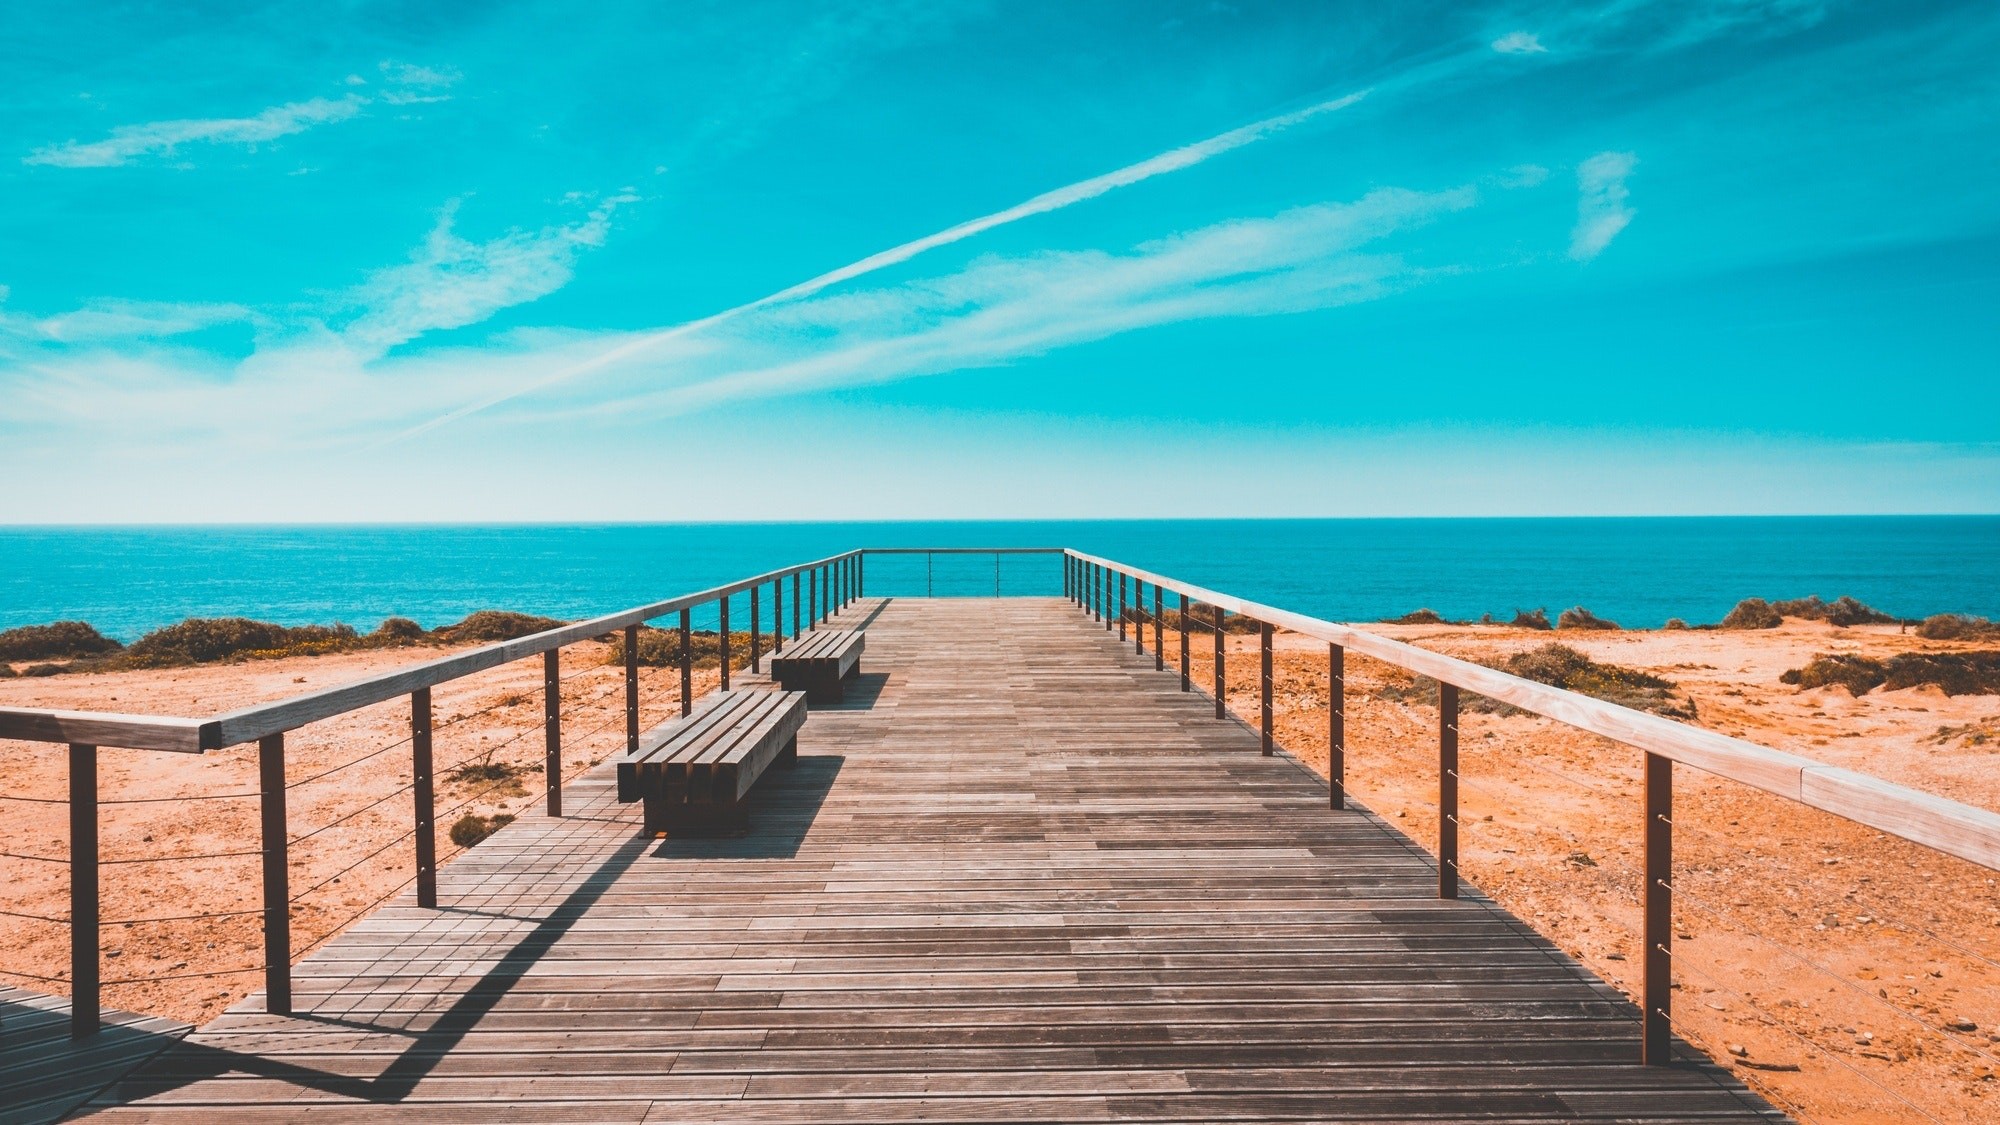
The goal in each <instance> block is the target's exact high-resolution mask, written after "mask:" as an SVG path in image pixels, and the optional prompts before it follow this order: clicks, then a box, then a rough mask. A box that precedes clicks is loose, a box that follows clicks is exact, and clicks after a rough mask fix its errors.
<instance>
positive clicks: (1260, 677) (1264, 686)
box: [1257, 621, 1276, 758]
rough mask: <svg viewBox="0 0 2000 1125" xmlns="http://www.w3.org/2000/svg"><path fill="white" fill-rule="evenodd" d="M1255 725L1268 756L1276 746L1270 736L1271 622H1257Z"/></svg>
mask: <svg viewBox="0 0 2000 1125" xmlns="http://www.w3.org/2000/svg"><path fill="white" fill-rule="evenodd" d="M1257 685H1258V699H1257V727H1258V730H1259V731H1260V732H1261V733H1262V736H1263V743H1264V756H1265V757H1267V758H1268V757H1270V756H1271V754H1272V753H1273V752H1274V750H1275V749H1276V747H1275V746H1274V745H1273V742H1272V738H1271V623H1270V622H1269V621H1259V622H1258V623H1257Z"/></svg>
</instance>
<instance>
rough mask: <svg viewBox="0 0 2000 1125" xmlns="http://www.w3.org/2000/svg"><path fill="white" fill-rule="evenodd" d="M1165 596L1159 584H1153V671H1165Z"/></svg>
mask: <svg viewBox="0 0 2000 1125" xmlns="http://www.w3.org/2000/svg"><path fill="white" fill-rule="evenodd" d="M1166 613H1167V610H1166V595H1165V594H1163V593H1161V592H1160V584H1159V583H1158V582H1155V583H1153V671H1155V672H1164V671H1166V670H1167V623H1166V621H1165V617H1166Z"/></svg>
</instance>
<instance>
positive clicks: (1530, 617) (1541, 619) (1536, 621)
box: [1513, 606, 1555, 629]
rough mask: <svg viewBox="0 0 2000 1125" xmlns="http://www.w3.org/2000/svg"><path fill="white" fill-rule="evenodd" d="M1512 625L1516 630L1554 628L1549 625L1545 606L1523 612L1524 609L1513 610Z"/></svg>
mask: <svg viewBox="0 0 2000 1125" xmlns="http://www.w3.org/2000/svg"><path fill="white" fill-rule="evenodd" d="M1513 625H1514V628H1516V629H1553V628H1555V626H1553V625H1551V624H1549V611H1548V607H1546V606H1544V607H1543V608H1541V609H1536V610H1525V609H1517V610H1515V611H1514V621H1513Z"/></svg>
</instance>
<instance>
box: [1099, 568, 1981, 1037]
mask: <svg viewBox="0 0 2000 1125" xmlns="http://www.w3.org/2000/svg"><path fill="white" fill-rule="evenodd" d="M1128 586H1129V587H1130V591H1131V592H1130V596H1129V601H1128V595H1127V588H1128ZM1148 586H1151V587H1152V594H1153V604H1152V609H1151V612H1150V613H1148V612H1146V609H1145V592H1146V587H1148ZM1063 587H1064V593H1065V594H1066V595H1067V596H1068V597H1069V598H1070V600H1071V601H1073V602H1075V603H1076V604H1077V606H1078V607H1079V608H1080V609H1082V610H1083V611H1084V612H1086V613H1089V614H1091V615H1092V616H1093V620H1098V621H1102V622H1103V624H1104V627H1105V628H1106V629H1111V628H1113V627H1114V622H1115V623H1116V628H1117V629H1118V630H1119V632H1120V636H1121V637H1122V636H1123V635H1124V630H1125V627H1126V624H1127V618H1128V606H1129V607H1130V608H1132V609H1136V610H1138V611H1139V612H1138V613H1137V614H1136V615H1129V616H1135V617H1137V618H1138V620H1136V621H1134V622H1133V627H1134V629H1135V630H1137V631H1138V633H1139V637H1138V638H1137V644H1138V646H1139V647H1140V648H1141V650H1142V651H1143V646H1144V627H1145V621H1146V620H1150V621H1151V622H1152V624H1153V629H1154V666H1155V667H1156V668H1160V669H1162V670H1164V668H1165V657H1166V654H1165V652H1164V644H1165V637H1164V620H1163V619H1164V617H1165V615H1166V606H1165V599H1166V595H1167V594H1168V593H1171V594H1173V595H1174V597H1175V599H1176V600H1177V603H1178V604H1177V605H1176V606H1175V609H1177V610H1178V611H1179V613H1180V618H1179V620H1180V622H1181V624H1182V628H1181V629H1179V630H1177V632H1178V633H1179V634H1180V674H1181V690H1183V691H1187V690H1190V689H1191V688H1192V686H1193V685H1192V680H1191V678H1190V676H1189V652H1188V643H1189V641H1188V637H1189V634H1188V630H1187V628H1186V625H1187V623H1188V622H1189V621H1191V620H1194V619H1195V615H1194V614H1193V612H1192V611H1193V609H1194V607H1195V606H1205V607H1207V608H1208V610H1209V612H1210V613H1211V614H1212V616H1213V621H1212V622H1211V623H1210V624H1211V625H1212V626H1213V635H1214V643H1215V653H1214V667H1215V689H1214V695H1215V713H1216V717H1217V718H1221V717H1223V716H1224V714H1225V703H1224V698H1225V690H1224V679H1223V666H1224V660H1225V652H1224V650H1225V646H1224V644H1223V630H1222V616H1223V614H1225V613H1229V614H1235V615H1238V616H1242V617H1247V618H1249V619H1250V620H1252V621H1255V622H1257V623H1258V625H1259V630H1258V632H1259V645H1258V652H1259V661H1260V672H1261V675H1260V677H1259V679H1260V690H1259V713H1260V717H1261V720H1262V721H1261V723H1260V730H1261V731H1262V734H1263V748H1264V752H1265V753H1266V754H1270V753H1273V752H1274V751H1273V742H1272V734H1271V730H1272V724H1271V720H1272V698H1271V697H1272V674H1271V641H1272V632H1273V630H1274V629H1284V630H1286V631H1288V632H1292V633H1298V634H1302V635H1304V636H1308V637H1313V638H1316V639H1318V640H1321V641H1325V642H1326V645H1327V672H1328V678H1329V682H1330V688H1329V692H1328V697H1329V702H1328V714H1329V718H1328V726H1327V745H1326V749H1327V771H1328V786H1327V789H1328V799H1329V802H1330V804H1331V806H1332V807H1333V808H1336V809H1338V808H1341V807H1343V805H1344V804H1345V799H1346V787H1345V777H1344V775H1345V760H1346V749H1347V733H1346V714H1345V707H1344V704H1343V688H1344V682H1345V658H1346V654H1347V653H1348V652H1354V653H1358V654H1360V655H1363V656H1368V657H1371V658H1373V659H1376V660H1380V661H1382V662H1384V663H1387V664H1391V665H1394V666H1396V667H1398V668H1402V669H1405V670H1407V671H1411V672H1415V673H1418V674H1419V675H1423V676H1428V677H1430V678H1431V679H1433V680H1436V681H1437V684H1438V715H1439V719H1438V771H1437V773H1438V776H1437V791H1438V840H1437V860H1438V895H1439V896H1440V897H1442V898H1456V897H1457V896H1458V891H1459V872H1458V856H1459V850H1458V832H1459V819H1458V785H1459V773H1458V705H1459V692H1460V691H1470V692H1476V693H1478V694H1480V695H1483V696H1486V697H1487V698H1489V699H1495V700H1498V701H1500V702H1502V703H1506V704H1510V705H1512V706H1514V707H1518V708H1520V709H1521V710H1523V711H1529V712H1533V713H1534V714H1537V715H1543V716H1546V717H1548V718H1551V719H1555V720H1556V721H1558V722H1562V723H1566V724H1568V725H1570V726H1572V727H1576V728H1577V729H1579V730H1584V731H1589V732H1590V733H1592V734H1597V735H1602V736H1603V737H1605V738H1609V739H1611V740H1613V741H1615V742H1620V743H1623V744H1625V745H1627V746H1632V747H1635V748H1637V749H1640V750H1643V751H1645V754H1646V759H1645V804H1646V812H1645V891H1644V895H1643V899H1644V913H1645V920H1644V924H1643V928H1644V942H1645V960H1644V965H1643V984H1642V986H1641V991H1642V997H1641V1006H1642V1010H1643V1013H1644V1024H1643V1030H1642V1034H1641V1044H1642V1046H1641V1050H1642V1054H1643V1056H1644V1059H1645V1061H1646V1062H1647V1063H1649V1064H1665V1063H1667V1062H1668V1061H1669V1052H1670V1050H1671V1046H1670V1045H1671V1040H1672V1023H1671V1021H1672V1014H1673V983H1672V981H1673V937H1674V932H1673V924H1672V919H1673V783H1674V771H1673V767H1674V765H1675V764H1676V763H1679V764H1681V765H1686V766H1692V767H1694V768H1696V769H1699V770H1702V771H1704V772H1706V773H1710V774H1713V775H1715V776H1717V777H1722V778H1727V779H1729V780H1731V781H1736V782H1740V783H1742V784H1744V785H1747V786H1750V787H1751V788H1753V789H1757V790H1761V791H1762V792H1765V793H1770V794H1773V795H1775V796H1779V797H1783V798H1785V799H1787V800H1790V801H1796V802H1798V803H1799V804H1802V805H1807V806H1810V807H1812V808H1815V809H1820V810H1822V811H1824V812H1829V813H1832V814H1834V815H1835V816H1840V817H1845V818H1846V819H1848V820H1851V821H1854V822H1856V823H1859V824H1865V825H1867V826H1868V827H1870V828H1873V829H1876V830H1878V831H1880V832H1883V833H1886V834H1888V835H1891V836H1895V837H1898V838H1900V839H1904V840H1908V841H1910V842H1912V843H1916V844H1921V845H1923V846H1924V847H1927V848H1930V849H1932V850H1933V851H1937V852H1940V853H1942V854H1944V855H1949V856H1954V857H1956V858H1959V859H1963V860H1968V861H1970V862H1972V863H1976V864H1978V865H1980V866H1982V867H1987V868H1991V869H1994V870H2000V814H1996V813H1994V812H1991V811H1989V810H1987V809H1982V808H1977V807H1975V806H1972V805H1966V804H1961V803H1959V802H1957V801H1953V800H1949V799H1947V798H1944V797H1939V796H1935V795H1933V794H1930V793H1924V792H1920V791H1918V790H1915V789H1910V788H1907V787H1905V786H1901V785H1896V784H1893V783H1891V782H1887V781H1884V780H1882V779H1880V778H1877V777H1871V776H1869V775H1867V774H1864V773H1858V772H1856V771H1854V770H1849V769H1842V768H1840V767H1838V766H1830V765H1827V764H1825V763H1823V762H1818V761H1815V760H1813V759H1811V758H1806V757H1802V756H1800V755H1798V754H1792V753H1788V752H1786V751H1783V750H1775V749H1772V748H1771V747H1768V746H1760V745H1758V744H1756V743H1754V742H1746V741H1744V740H1743V739H1740V738H1731V737H1730V736H1728V735H1724V734H1718V733H1716V732H1714V731H1708V730H1702V729H1701V728H1699V727H1692V726H1688V725H1687V724H1685V723H1677V722H1674V721H1673V720H1671V719H1665V718H1661V717H1659V716H1657V715H1650V714H1646V713H1644V712H1641V711H1634V710H1632V709H1631V708H1628V707H1620V706H1618V705H1617V704H1614V703H1607V702H1604V701H1603V700H1599V699H1593V698H1591V697H1589V696H1585V695H1579V694H1577V693H1576V692H1572V691H1565V690H1563V689H1562V688H1556V687H1550V686H1549V685H1547V684H1540V683H1536V682H1534V681H1533V680H1525V679H1522V678H1521V677H1519V676H1514V675H1509V674H1508V673H1506V672H1502V671H1499V670H1497V669H1493V668H1488V667H1485V666H1484V665H1480V664H1473V663H1471V662H1469V661H1464V660H1459V659H1457V658H1455V657H1450V656H1445V655H1443V654H1442V653H1436V652H1431V651H1429V650H1427V649H1421V648H1417V647H1416V646H1414V645H1409V644H1405V643H1403V642H1401V641H1397V640H1392V639H1390V638H1388V637H1383V636H1379V635H1377V634H1374V633H1369V632H1367V631H1365V630H1362V629H1357V628H1354V627H1353V626H1351V625H1342V624H1338V623H1336V622H1332V621H1322V620H1320V619H1319V618H1316V617H1308V616H1306V615H1304V614H1300V613H1293V612H1291V611H1289V610H1283V609H1279V608H1277V607H1276V606H1268V605H1262V604H1260V603H1257V602H1253V601H1250V600H1248V599H1245V598H1238V597H1234V596H1232V595H1229V594H1224V593H1221V592H1219V591H1216V590H1210V589H1206V588H1204V587H1201V586H1196V585H1193V584H1191V583H1187V582H1180V581H1177V580H1175V579H1172V578H1168V577H1165V576H1164V575H1159V574H1154V573H1152V572H1151V571H1147V570H1141V569H1139V568H1137V567H1133V566H1128V565H1126V564H1123V563H1119V562H1115V561H1113V560H1111V559H1106V558H1101V557H1099V556H1096V555H1087V554H1083V553H1081V552H1077V551H1066V552H1064V563H1063Z"/></svg>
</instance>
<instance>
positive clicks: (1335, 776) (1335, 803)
mask: <svg viewBox="0 0 2000 1125" xmlns="http://www.w3.org/2000/svg"><path fill="white" fill-rule="evenodd" d="M1326 684H1327V686H1326V707H1327V710H1326V788H1327V792H1326V799H1327V806H1328V807H1329V808H1335V809H1344V808H1346V807H1347V650H1346V649H1344V648H1342V647H1340V646H1339V645H1328V646H1326Z"/></svg>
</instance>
